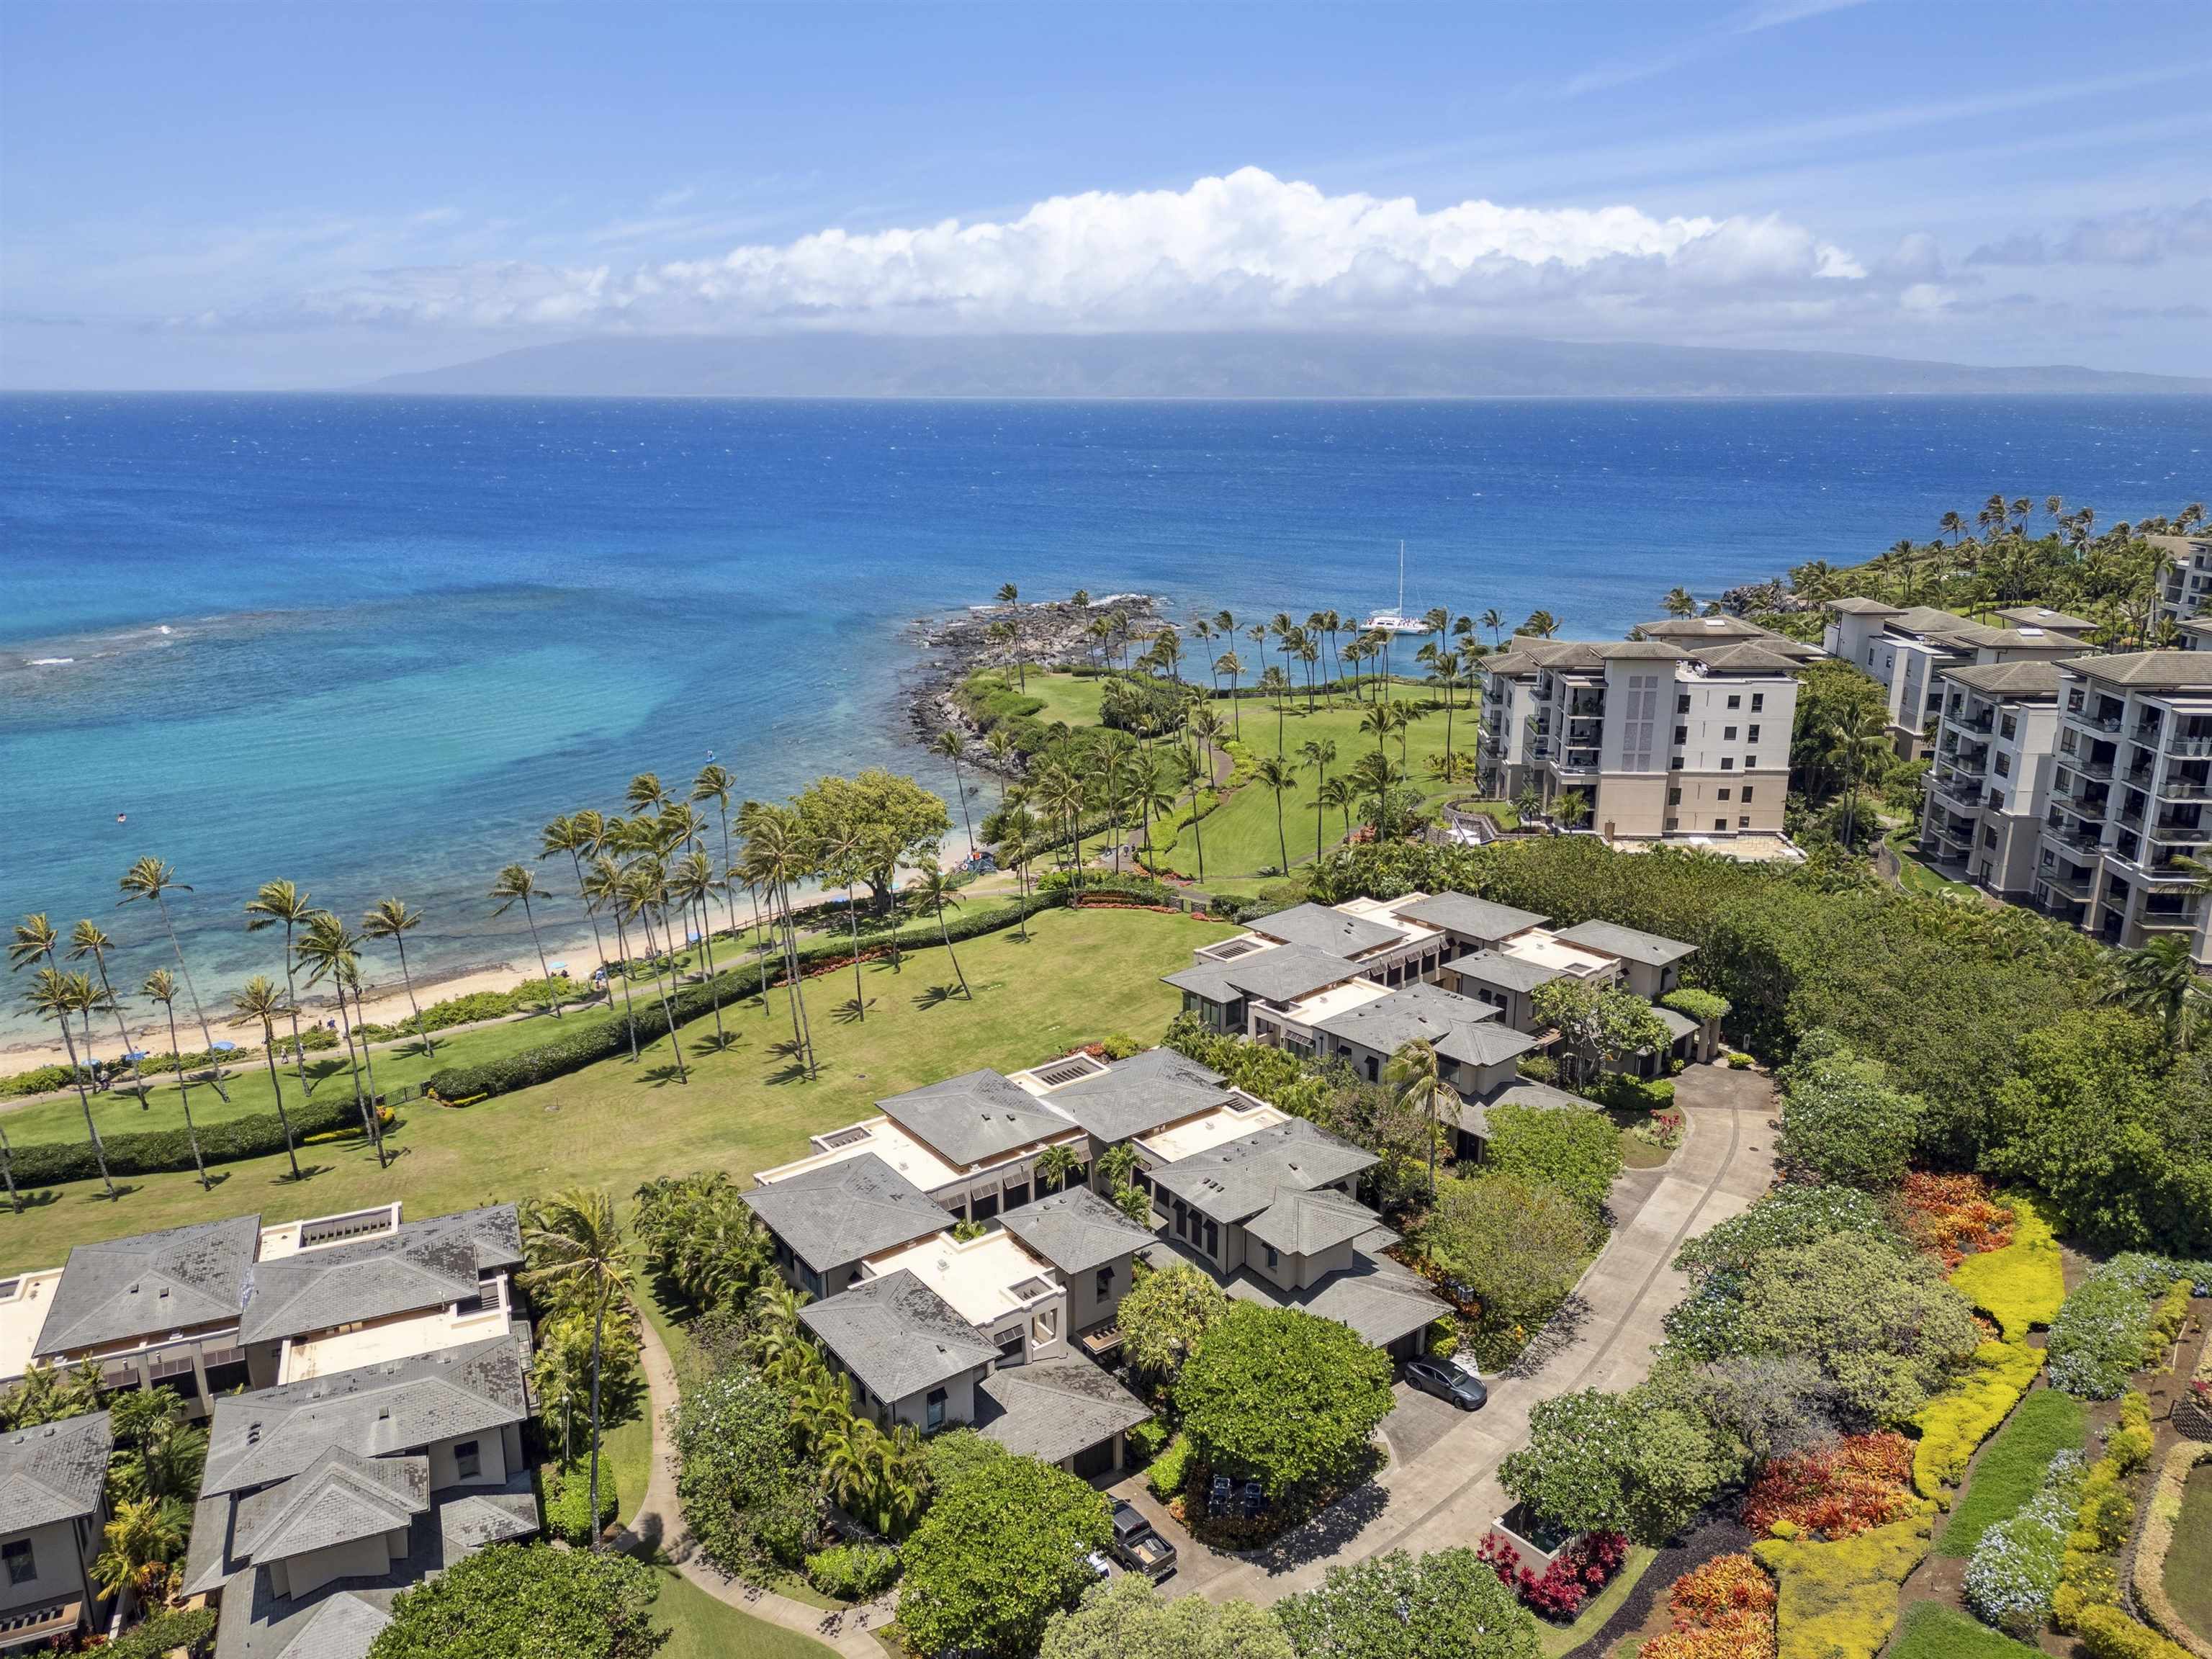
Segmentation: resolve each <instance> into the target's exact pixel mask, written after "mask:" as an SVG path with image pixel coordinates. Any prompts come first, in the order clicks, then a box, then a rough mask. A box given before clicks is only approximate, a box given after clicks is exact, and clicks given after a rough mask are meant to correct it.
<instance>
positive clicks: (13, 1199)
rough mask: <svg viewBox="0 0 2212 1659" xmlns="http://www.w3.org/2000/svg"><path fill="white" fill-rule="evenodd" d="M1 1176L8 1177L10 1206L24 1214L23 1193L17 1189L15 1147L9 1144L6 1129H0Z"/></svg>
mask: <svg viewBox="0 0 2212 1659" xmlns="http://www.w3.org/2000/svg"><path fill="white" fill-rule="evenodd" d="M0 1176H6V1177H7V1178H8V1207H9V1209H11V1210H13V1211H14V1212H15V1213H16V1214H17V1215H21V1214H22V1213H23V1195H22V1194H21V1193H19V1192H17V1191H16V1190H15V1148H14V1147H12V1146H9V1144H8V1132H7V1130H5V1129H0Z"/></svg>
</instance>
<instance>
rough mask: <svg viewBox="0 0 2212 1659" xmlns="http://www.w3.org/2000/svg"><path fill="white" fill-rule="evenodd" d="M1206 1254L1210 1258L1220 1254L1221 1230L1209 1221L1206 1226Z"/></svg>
mask: <svg viewBox="0 0 2212 1659" xmlns="http://www.w3.org/2000/svg"><path fill="white" fill-rule="evenodd" d="M1220 1254H1221V1229H1220V1227H1219V1226H1218V1225H1216V1224H1215V1223H1214V1222H1213V1221H1212V1220H1211V1219H1209V1220H1208V1221H1207V1222H1206V1255H1211V1256H1218V1255H1220Z"/></svg>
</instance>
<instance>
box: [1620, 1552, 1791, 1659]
mask: <svg viewBox="0 0 2212 1659" xmlns="http://www.w3.org/2000/svg"><path fill="white" fill-rule="evenodd" d="M1774 1603H1775V1594H1774V1581H1773V1580H1772V1579H1771V1578H1769V1577H1767V1576H1766V1574H1765V1571H1764V1570H1763V1569H1762V1568H1761V1567H1760V1566H1759V1563H1758V1562H1756V1561H1754V1560H1753V1559H1751V1557H1749V1556H1748V1555H1717V1556H1715V1557H1714V1558H1713V1559H1711V1560H1710V1561H1708V1562H1706V1563H1705V1565H1703V1566H1701V1567H1693V1568H1692V1569H1691V1570H1690V1571H1688V1572H1686V1573H1684V1574H1683V1575H1682V1576H1681V1577H1680V1578H1677V1579H1676V1580H1675V1581H1674V1589H1672V1590H1671V1591H1669V1592H1668V1596H1667V1609H1668V1612H1669V1613H1673V1614H1674V1629H1673V1630H1671V1631H1668V1632H1666V1633H1665V1634H1663V1635H1660V1636H1655V1637H1653V1638H1651V1639H1650V1641H1649V1642H1646V1643H1645V1644H1644V1656H1643V1659H1774V1654H1775V1635H1774Z"/></svg>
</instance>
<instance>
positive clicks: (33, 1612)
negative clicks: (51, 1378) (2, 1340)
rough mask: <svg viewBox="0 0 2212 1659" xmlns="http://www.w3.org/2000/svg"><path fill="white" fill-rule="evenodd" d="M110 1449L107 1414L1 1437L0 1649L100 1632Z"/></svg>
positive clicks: (111, 1437)
mask: <svg viewBox="0 0 2212 1659" xmlns="http://www.w3.org/2000/svg"><path fill="white" fill-rule="evenodd" d="M114 1446H115V1431H114V1430H113V1429H112V1428H111V1427H110V1426H109V1424H108V1419H107V1413H106V1412H93V1413H88V1415H86V1416H83V1417H72V1418H70V1419H67V1420H66V1421H64V1422H60V1423H47V1424H44V1425H40V1426H39V1427H37V1428H29V1429H17V1430H15V1431H12V1432H10V1433H8V1434H5V1435H0V1504H5V1505H6V1508H5V1510H4V1511H0V1652H5V1651H17V1650H22V1649H25V1648H31V1647H44V1646H47V1645H49V1644H58V1643H63V1642H68V1641H71V1640H73V1639H75V1638H76V1637H78V1636H80V1635H82V1633H83V1632H86V1631H88V1630H91V1629H94V1628H96V1626H95V1624H94V1619H95V1616H96V1613H97V1611H98V1609H99V1607H100V1605H101V1602H102V1600H103V1598H102V1597H101V1595H100V1589H99V1587H98V1586H97V1585H96V1584H95V1583H94V1582H93V1577H92V1564H93V1562H94V1559H96V1558H97V1557H98V1556H99V1554H100V1548H101V1546H102V1543H103V1539H102V1536H101V1534H102V1532H103V1529H104V1528H106V1525H107V1498H106V1485H107V1455H108V1453H109V1452H110V1451H112V1449H114Z"/></svg>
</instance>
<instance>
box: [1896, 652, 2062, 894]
mask: <svg viewBox="0 0 2212 1659" xmlns="http://www.w3.org/2000/svg"><path fill="white" fill-rule="evenodd" d="M2057 748H2058V665H2057V664H2056V663H2051V662H2035V661H2029V662H2004V663H1990V664H1988V665H1984V666H1980V667H1975V668H1955V669H1952V670H1951V671H1948V672H1947V673H1946V674H1944V675H1943V677H1942V683H1941V707H1940V709H1939V712H1938V714H1937V716H1936V746H1935V751H1934V753H1933V755H1932V756H1931V757H1930V758H1929V769H1928V787H1927V792H1926V795H1925V797H1924V799H1923V803H1922V805H1921V813H1920V842H1921V847H1922V849H1923V851H1924V852H1925V853H1927V854H1928V855H1929V857H1930V858H1931V859H1933V860H1936V862H1937V863H1939V864H1942V865H1945V866H1956V867H1957V868H1958V869H1959V870H1960V872H1961V873H1962V874H1963V876H1964V878H1966V880H1969V881H1972V883H1974V884H1975V885H1977V886H1978V887H1981V888H1983V889H1984V890H1987V891H1989V892H1990V893H1992V894H1995V895H1996V896H1998V897H2000V898H2008V899H2017V900H2020V901H2022V902H2037V901H2038V897H2039V896H2038V892H2037V889H2038V887H2039V885H2040V884H2042V883H2043V882H2044V881H2045V878H2046V872H2045V864H2044V860H2043V856H2042V852H2043V832H2044V829H2045V822H2044V820H2045V813H2046V812H2047V811H2048V810H2049V805H2050V799H2051V777H2052V774H2053V771H2054V769H2055V767H2056V762H2055V759H2054V757H2055V756H2056V754H2057Z"/></svg>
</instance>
